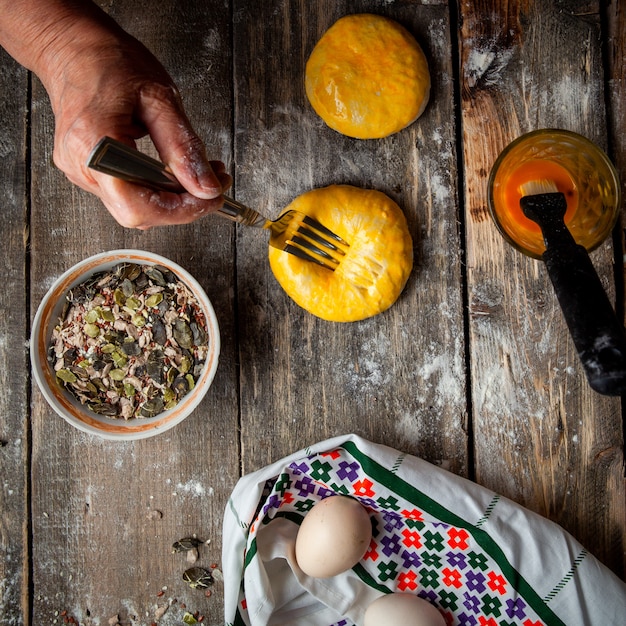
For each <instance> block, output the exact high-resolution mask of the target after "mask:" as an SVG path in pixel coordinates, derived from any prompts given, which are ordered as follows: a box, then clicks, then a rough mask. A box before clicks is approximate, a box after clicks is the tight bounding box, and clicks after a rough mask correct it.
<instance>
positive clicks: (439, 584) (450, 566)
mask: <svg viewBox="0 0 626 626" xmlns="http://www.w3.org/2000/svg"><path fill="white" fill-rule="evenodd" d="M354 452H355V450H352V449H346V447H342V448H338V449H336V450H333V451H330V452H324V453H320V454H312V455H311V456H309V457H307V458H306V459H300V460H298V461H297V462H293V463H291V464H290V465H289V466H288V467H286V468H285V470H284V472H283V473H282V474H281V475H279V476H278V477H276V479H275V480H273V481H269V483H268V484H267V485H266V490H265V493H264V496H263V498H262V500H261V502H260V503H259V509H258V511H257V516H256V518H255V520H254V522H253V524H252V525H251V527H250V534H249V537H248V551H249V552H251V553H254V540H255V536H256V529H257V528H259V527H260V525H264V524H267V523H269V522H270V521H271V520H272V519H274V518H276V517H278V516H288V517H290V518H291V519H295V520H301V519H302V517H303V516H304V515H305V514H306V513H307V511H309V510H310V509H311V508H312V507H313V505H314V504H315V503H316V502H318V501H319V500H321V499H323V498H326V497H328V496H330V495H335V494H343V495H348V496H352V497H354V498H356V499H357V500H359V502H360V503H361V504H362V505H363V506H365V507H366V508H367V509H368V511H369V513H370V518H371V520H372V529H373V536H372V542H371V544H370V546H369V549H368V550H367V552H366V553H365V555H364V557H363V559H362V560H361V562H360V563H359V564H357V565H356V566H355V567H354V568H353V573H354V574H356V575H357V576H358V577H359V578H360V579H361V580H362V581H363V582H364V583H365V584H368V585H370V586H372V587H375V588H377V589H381V590H389V591H398V592H408V593H414V594H416V595H418V596H419V597H421V598H424V599H425V600H428V601H429V602H431V603H432V604H433V605H434V606H436V607H437V608H438V609H439V611H440V612H441V613H442V615H443V616H444V618H445V620H446V622H447V624H448V625H449V626H544V625H547V624H552V623H554V624H560V623H561V622H560V620H559V619H558V618H556V617H555V616H554V615H553V614H552V613H551V612H550V611H549V610H548V609H547V608H546V606H545V604H543V603H542V602H538V601H537V598H536V597H532V598H527V597H525V596H524V590H523V589H520V587H523V585H521V584H520V581H519V577H518V576H516V572H515V571H514V570H513V569H512V568H511V567H510V565H509V564H508V563H505V562H504V560H503V558H499V555H496V556H494V554H491V553H490V551H489V550H486V549H485V547H484V546H483V545H482V543H481V541H480V533H481V532H482V531H481V530H480V528H479V526H480V524H482V523H483V522H484V520H485V518H483V519H482V520H481V522H480V524H479V525H477V526H471V525H469V524H464V526H460V525H456V524H454V523H449V522H448V521H446V517H445V516H444V515H434V514H433V513H432V511H431V510H430V509H432V508H433V507H432V501H431V500H430V499H429V498H428V497H427V496H425V495H424V494H421V493H420V492H419V491H418V490H417V489H416V488H414V487H410V489H407V488H403V489H394V486H395V485H396V483H400V482H402V481H400V479H398V478H397V477H396V476H395V473H396V472H397V469H398V466H399V465H400V464H401V462H402V459H401V458H400V459H399V460H398V461H396V463H395V465H394V467H393V470H392V471H388V472H387V473H388V475H389V480H384V481H381V480H377V479H376V478H375V477H373V476H372V472H371V471H370V472H368V470H371V468H370V467H367V466H366V467H364V465H365V464H364V463H362V462H361V459H359V458H358V455H355V454H353V453H354ZM357 452H358V451H357ZM381 471H386V470H384V468H383V469H382V470H381ZM437 506H438V507H439V509H441V507H440V506H439V505H437ZM490 506H491V505H490ZM441 510H443V509H441ZM485 515H489V512H486V513H485ZM449 518H450V519H454V515H453V514H451V513H450V515H449ZM503 565H504V567H503ZM242 601H243V602H245V598H243V597H242ZM538 607H539V609H538ZM239 608H240V610H241V611H243V612H245V608H244V606H242V605H241V604H240V607H239ZM540 615H541V616H540ZM546 615H547V616H548V618H549V619H547V620H546V619H545V617H546ZM329 626H353V624H352V622H351V621H350V620H348V619H342V620H340V621H338V622H335V623H333V624H329Z"/></svg>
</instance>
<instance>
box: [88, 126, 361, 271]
mask: <svg viewBox="0 0 626 626" xmlns="http://www.w3.org/2000/svg"><path fill="white" fill-rule="evenodd" d="M87 166H88V167H90V168H91V169H93V170H97V171H98V172H104V173H105V174H109V175H110V176H115V177H116V178H121V179H122V180H127V181H129V182H132V183H137V184H140V185H144V186H145V187H149V188H151V189H155V190H157V191H172V192H175V193H180V192H182V191H185V190H184V188H183V187H182V185H181V184H180V183H179V182H178V180H177V179H176V177H175V176H174V175H173V174H172V173H171V172H170V171H169V170H168V169H167V168H166V167H165V165H163V163H161V162H160V161H157V160H156V159H153V158H152V157H150V156H148V155H147V154H144V153H143V152H139V151H138V150H135V149H134V148H131V147H130V146H127V145H126V144H123V143H121V142H119V141H117V140H115V139H112V138H111V137H104V138H102V139H101V140H100V141H99V142H98V144H97V145H96V147H95V148H94V149H93V152H92V153H91V155H90V157H89V160H88V161H87ZM223 199H224V205H223V207H222V208H221V209H219V211H218V213H219V214H220V215H222V216H223V217H227V218H228V219H231V220H233V221H234V222H237V223H239V224H243V225H244V226H256V227H258V228H266V229H268V230H269V231H270V245H271V246H273V247H274V248H278V249H279V250H284V251H285V252H288V253H289V254H293V255H295V256H297V257H300V258H301V259H305V260H306V261H311V262H313V263H317V264H318V265H321V266H322V267H325V268H326V269H328V270H331V271H334V270H335V269H336V268H337V267H338V266H339V263H340V262H341V259H342V258H343V257H344V256H345V255H346V252H347V250H348V248H349V247H350V246H349V244H348V243H347V242H346V241H344V240H343V239H342V238H341V237H339V235H336V234H335V233H333V232H332V231H331V230H329V229H328V228H326V227H325V226H324V225H322V224H320V223H319V222H318V221H317V220H314V219H312V218H310V217H309V216H308V215H305V214H304V213H301V212H300V211H287V212H286V213H284V214H283V215H281V216H280V218H279V219H277V220H275V221H273V220H270V219H268V218H266V217H264V216H263V215H261V214H260V213H259V212H258V211H255V210H254V209H251V208H250V207H247V206H245V205H244V204H241V203H240V202H237V201H236V200H233V199H232V198H229V197H227V196H223Z"/></svg>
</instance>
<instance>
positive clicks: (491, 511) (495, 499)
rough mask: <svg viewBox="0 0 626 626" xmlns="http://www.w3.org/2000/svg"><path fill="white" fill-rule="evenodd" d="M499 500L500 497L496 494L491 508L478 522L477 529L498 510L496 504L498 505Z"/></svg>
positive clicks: (490, 505)
mask: <svg viewBox="0 0 626 626" xmlns="http://www.w3.org/2000/svg"><path fill="white" fill-rule="evenodd" d="M498 500H500V496H499V495H498V494H496V495H495V496H494V497H493V500H492V501H491V502H490V503H489V506H488V507H487V510H486V511H485V514H484V515H483V516H482V517H481V518H480V519H479V520H478V523H477V524H476V528H480V527H481V526H482V525H483V524H484V523H485V522H486V521H487V520H488V519H489V517H490V516H491V514H492V513H493V510H494V509H495V508H496V504H498Z"/></svg>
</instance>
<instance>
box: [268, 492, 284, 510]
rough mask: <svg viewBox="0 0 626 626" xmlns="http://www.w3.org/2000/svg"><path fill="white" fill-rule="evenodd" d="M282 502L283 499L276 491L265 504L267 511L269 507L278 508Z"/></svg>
mask: <svg viewBox="0 0 626 626" xmlns="http://www.w3.org/2000/svg"><path fill="white" fill-rule="evenodd" d="M280 503H281V499H280V498H279V497H278V496H277V495H276V494H275V493H273V494H272V495H271V496H270V497H269V498H268V500H267V503H266V505H265V512H267V511H268V510H269V509H277V508H278V507H280Z"/></svg>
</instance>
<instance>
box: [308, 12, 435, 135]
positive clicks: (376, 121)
mask: <svg viewBox="0 0 626 626" xmlns="http://www.w3.org/2000/svg"><path fill="white" fill-rule="evenodd" d="M305 75H306V78H305V88H306V94H307V97H308V99H309V102H310V103H311V106H312V107H313V109H314V110H315V112H316V113H317V114H318V115H319V116H320V117H321V118H322V119H323V120H324V122H326V124H328V126H330V127H331V128H332V129H334V130H336V131H338V132H340V133H342V134H344V135H347V136H348V137H355V138H357V139H377V138H380V137H386V136H387V135H391V134H393V133H396V132H398V131H400V130H402V129H403V128H406V127H407V126H408V125H409V124H411V123H412V122H414V121H415V120H416V119H417V118H418V117H419V116H420V115H421V114H422V112H423V111H424V109H425V108H426V104H427V103H428V98H429V96H430V73H429V71H428V62H427V60H426V57H425V56H424V52H423V51H422V49H421V48H420V46H419V44H418V43H417V41H416V40H415V38H414V37H413V35H411V33H409V32H408V31H407V30H406V29H405V28H404V27H402V26H401V25H400V24H398V23H397V22H395V21H393V20H391V19H389V18H386V17H382V16H380V15H372V14H368V13H363V14H357V15H348V16H346V17H342V18H341V19H339V20H338V21H337V22H335V23H334V24H333V25H332V26H331V27H330V28H329V29H328V30H327V31H326V32H325V33H324V35H322V37H321V39H320V40H319V41H318V43H317V45H316V46H315V48H314V49H313V52H312V53H311V56H310V57H309V60H308V61H307V64H306V72H305Z"/></svg>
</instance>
